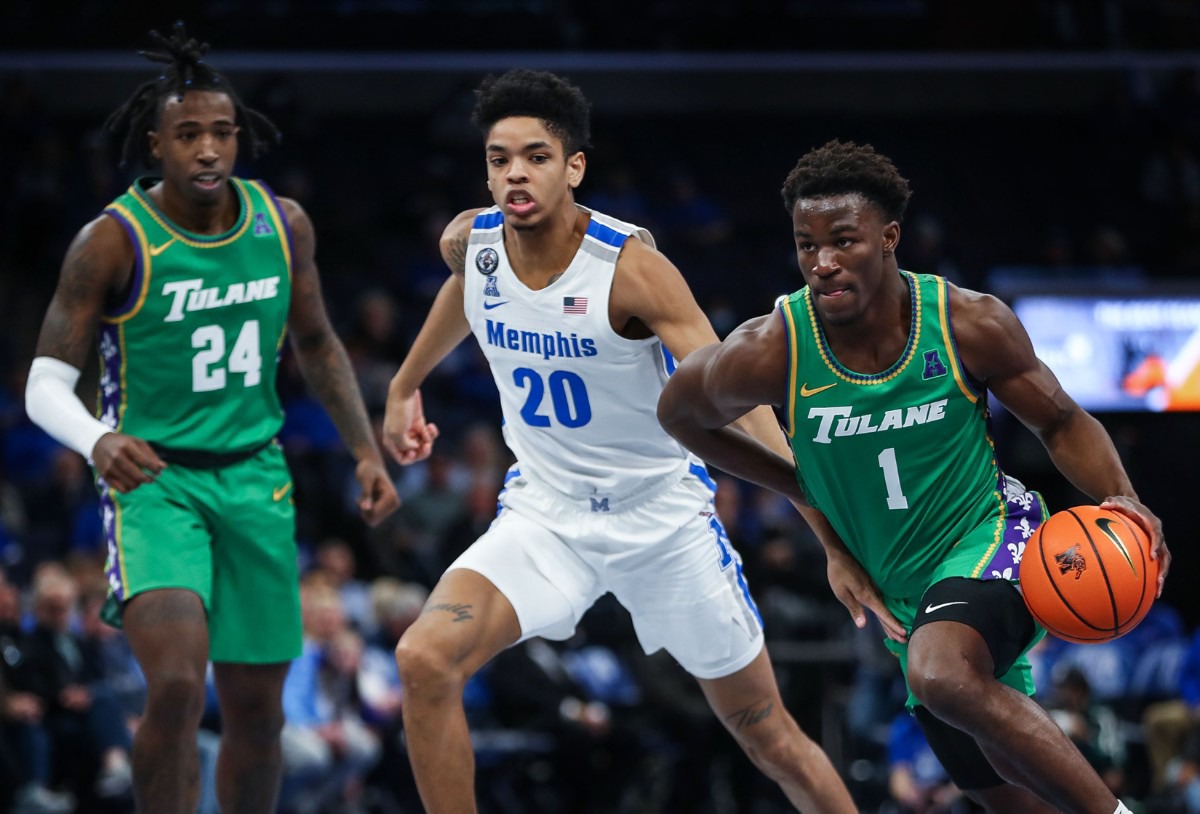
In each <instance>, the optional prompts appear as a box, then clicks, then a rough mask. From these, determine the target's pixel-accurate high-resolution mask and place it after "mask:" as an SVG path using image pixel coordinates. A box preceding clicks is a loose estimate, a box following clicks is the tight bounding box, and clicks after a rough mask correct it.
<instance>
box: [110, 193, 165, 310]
mask: <svg viewBox="0 0 1200 814" xmlns="http://www.w3.org/2000/svg"><path fill="white" fill-rule="evenodd" d="M110 209H112V210H113V211H115V212H117V213H118V214H120V215H121V217H122V219H123V220H124V222H125V223H128V224H129V225H130V226H132V227H133V231H134V232H135V233H136V234H137V242H138V247H139V248H138V255H139V259H140V260H141V261H142V290H141V293H139V294H138V298H137V302H135V303H134V304H133V307H132V308H130V309H129V310H128V311H126V312H125V313H123V314H117V315H116V316H105V315H103V314H101V316H100V321H101V322H107V323H110V324H112V325H119V324H120V323H122V322H124V321H125V320H127V319H131V318H132V317H134V316H136V315H137V312H138V311H141V310H142V306H143V305H144V304H145V302H146V295H147V294H149V293H150V276H151V269H150V266H151V264H152V263H153V260H152V259H151V257H150V241H149V240H147V239H146V233H145V231H143V230H142V224H140V223H138V220H137V218H135V217H134V216H133V213H132V212H130V211H129V210H128V209H126V208H125V207H124V206H123V205H121V204H119V203H115V202H114V203H110V204H109V205H108V206H106V207H105V208H104V210H105V211H106V212H107V211H108V210H110Z"/></svg>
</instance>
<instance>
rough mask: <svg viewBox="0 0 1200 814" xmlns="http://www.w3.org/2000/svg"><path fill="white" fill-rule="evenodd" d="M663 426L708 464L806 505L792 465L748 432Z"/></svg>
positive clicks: (678, 423) (681, 421)
mask: <svg viewBox="0 0 1200 814" xmlns="http://www.w3.org/2000/svg"><path fill="white" fill-rule="evenodd" d="M661 418H662V416H661V415H660V420H661ZM662 425H663V428H664V429H665V430H666V431H667V432H668V433H669V434H670V435H671V436H673V437H674V438H675V440H677V441H678V442H679V443H681V444H683V446H684V447H686V448H687V449H689V450H691V451H692V452H693V453H695V454H696V455H698V456H699V457H700V458H701V459H702V460H703V461H704V462H705V463H707V464H709V465H711V466H715V467H716V468H717V469H720V470H721V471H723V472H728V473H729V474H730V475H734V476H735V477H739V478H741V479H742V480H745V481H749V482H750V483H753V484H756V485H758V486H761V487H763V488H764V489H770V490H771V491H772V492H775V493H777V494H780V495H783V496H784V497H786V498H788V499H789V500H792V501H798V502H801V503H803V502H804V493H803V492H802V491H801V490H800V484H799V483H798V482H797V481H796V478H795V473H794V470H793V468H792V465H791V463H790V462H789V461H787V460H786V459H784V458H782V457H781V456H780V455H779V454H778V453H776V452H775V451H774V450H772V449H770V448H768V447H767V446H765V445H764V444H763V443H762V442H761V441H759V440H758V439H757V438H754V437H752V436H750V435H749V434H747V433H746V432H743V431H741V430H739V429H735V428H734V427H719V428H717V429H708V428H705V427H702V426H701V425H700V424H698V423H696V422H694V421H689V420H687V419H686V418H680V417H676V418H675V419H674V420H665V421H662Z"/></svg>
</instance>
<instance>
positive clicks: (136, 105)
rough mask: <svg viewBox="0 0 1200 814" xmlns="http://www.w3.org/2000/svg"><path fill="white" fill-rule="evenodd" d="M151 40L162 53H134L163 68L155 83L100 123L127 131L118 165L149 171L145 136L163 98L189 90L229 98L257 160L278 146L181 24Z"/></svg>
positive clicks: (267, 125) (269, 127)
mask: <svg viewBox="0 0 1200 814" xmlns="http://www.w3.org/2000/svg"><path fill="white" fill-rule="evenodd" d="M150 37H151V39H153V40H154V41H155V42H156V43H158V45H160V46H161V50H156V51H138V54H139V55H140V56H144V57H145V58H146V59H148V60H150V61H151V62H159V63H162V64H164V65H166V68H164V69H163V72H162V74H161V75H160V76H159V77H158V79H154V80H151V81H149V82H146V83H144V84H142V85H141V86H140V87H139V88H138V89H137V90H135V91H134V92H133V95H132V96H130V97H129V99H128V101H126V102H125V104H123V105H121V106H120V107H119V108H117V109H116V110H114V111H113V113H112V115H110V116H109V117H108V119H107V120H106V121H105V122H104V130H105V131H106V132H110V133H118V132H121V131H124V133H125V140H124V142H123V144H122V146H121V166H122V167H124V166H125V165H127V164H128V163H129V162H130V161H131V160H133V159H137V160H138V161H140V162H141V163H142V164H143V165H145V166H147V167H150V166H153V165H154V157H153V156H152V155H151V154H150V145H149V142H148V140H147V139H146V133H147V132H148V131H150V130H154V129H156V128H157V127H158V122H159V118H160V116H161V115H162V111H163V105H164V104H165V103H166V100H167V99H168V98H169V97H170V96H176V97H178V98H179V99H182V98H183V94H185V93H186V92H188V91H189V90H211V91H217V92H219V93H224V94H225V95H226V96H228V97H229V99H230V101H232V102H233V109H234V112H235V114H236V121H237V123H238V125H240V126H241V128H242V130H241V132H242V133H244V134H245V136H246V140H247V142H248V144H249V146H250V152H251V154H252V155H255V156H257V155H258V154H259V153H260V152H263V151H264V150H267V149H269V148H270V147H271V146H272V145H274V144H278V143H279V139H280V133H279V131H278V130H277V129H276V128H275V125H274V124H273V123H272V122H271V120H270V119H268V118H267V117H266V116H264V115H263V114H262V113H259V112H258V111H257V110H254V109H252V108H249V107H246V106H245V105H244V104H242V100H241V99H240V98H238V95H237V92H236V91H235V90H234V89H233V85H231V84H230V83H229V80H228V79H226V78H225V77H224V76H222V75H221V74H220V73H218V72H217V71H216V70H214V69H213V68H212V67H211V66H209V65H208V64H207V63H206V62H205V61H204V55H205V54H206V53H208V43H206V42H197V41H196V40H195V39H191V38H189V37H188V35H187V31H186V30H185V29H184V26H183V21H179V22H176V23H175V26H174V28H173V30H172V31H171V34H170V36H168V37H164V36H163V35H162V34H159V33H158V32H157V31H151V32H150Z"/></svg>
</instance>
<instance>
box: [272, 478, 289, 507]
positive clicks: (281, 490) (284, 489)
mask: <svg viewBox="0 0 1200 814" xmlns="http://www.w3.org/2000/svg"><path fill="white" fill-rule="evenodd" d="M291 488H292V484H290V483H285V484H284V485H283V486H279V487H276V488H275V489H272V490H271V497H273V498H275V502H276V503H278V502H279V501H281V500H283V496H284V495H286V494H287V493H288V491H289V490H290V489H291Z"/></svg>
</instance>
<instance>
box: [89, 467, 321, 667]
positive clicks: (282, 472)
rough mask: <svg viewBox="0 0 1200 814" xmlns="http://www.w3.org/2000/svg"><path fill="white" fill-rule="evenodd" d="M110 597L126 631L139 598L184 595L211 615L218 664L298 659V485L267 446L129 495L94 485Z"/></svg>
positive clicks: (110, 615) (113, 614)
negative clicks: (172, 591) (160, 592)
mask: <svg viewBox="0 0 1200 814" xmlns="http://www.w3.org/2000/svg"><path fill="white" fill-rule="evenodd" d="M98 485H99V489H100V506H101V512H102V513H103V519H104V533H105V537H106V538H107V541H108V562H107V563H106V566H105V572H106V576H107V577H108V583H109V598H108V603H107V604H106V606H105V609H104V619H105V621H108V622H109V623H110V624H113V625H116V626H118V627H119V626H120V617H121V611H122V609H123V608H124V605H125V603H126V602H128V601H129V600H130V599H132V598H133V597H135V596H137V595H138V594H140V593H144V592H146V591H153V590H156V589H161V588H181V589H184V590H188V591H193V592H195V593H196V594H197V595H199V597H200V599H201V601H203V603H204V609H205V611H206V612H207V614H208V630H209V657H210V658H211V659H212V660H213V661H215V662H237V663H245V664H270V663H276V662H282V661H289V660H291V659H293V658H295V657H296V656H298V655H300V644H301V631H300V598H299V585H298V579H299V575H298V573H297V564H296V542H295V526H296V522H295V507H294V504H293V501H292V478H291V473H290V472H289V471H288V468H287V462H286V461H285V459H284V456H283V450H282V448H280V446H279V445H278V444H275V443H271V444H268V445H267V446H265V447H263V448H262V449H261V450H259V451H258V452H257V453H255V454H254V455H252V456H250V457H249V458H246V459H245V460H242V461H238V462H237V463H234V464H230V465H228V466H223V467H220V468H215V469H201V468H194V467H188V466H183V465H181V464H169V465H168V466H167V468H166V469H164V470H163V471H162V473H161V474H160V475H159V476H158V478H157V479H156V480H155V481H154V483H149V484H143V485H142V486H139V487H138V488H136V489H134V490H133V491H131V492H128V493H126V494H119V493H117V492H116V491H114V490H113V489H111V488H109V487H108V485H107V484H106V483H105V482H104V481H103V479H99V480H98Z"/></svg>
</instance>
